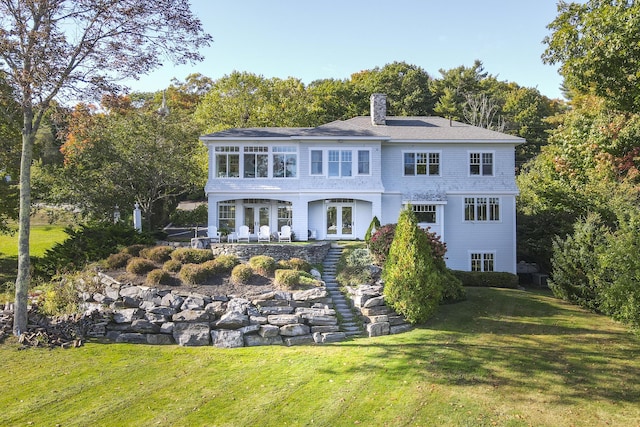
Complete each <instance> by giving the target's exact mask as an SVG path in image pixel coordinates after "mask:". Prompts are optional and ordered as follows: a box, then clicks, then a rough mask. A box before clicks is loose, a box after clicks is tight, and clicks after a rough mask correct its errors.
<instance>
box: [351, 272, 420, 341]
mask: <svg viewBox="0 0 640 427" xmlns="http://www.w3.org/2000/svg"><path fill="white" fill-rule="evenodd" d="M382 290H383V286H382V285H381V284H377V285H360V286H357V287H347V293H348V296H349V298H350V300H351V303H352V304H353V307H354V309H355V310H356V311H357V312H358V313H360V319H361V320H362V322H363V323H364V325H365V329H366V331H367V334H368V335H369V336H370V337H376V336H380V335H389V334H400V333H402V332H406V331H409V330H411V329H412V326H411V325H410V324H409V323H407V321H406V320H405V318H404V317H403V316H401V315H399V314H398V313H396V312H394V311H393V310H392V309H391V308H389V307H388V306H387V305H386V304H385V301H384V295H383V294H382Z"/></svg>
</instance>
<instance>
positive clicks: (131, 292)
mask: <svg viewBox="0 0 640 427" xmlns="http://www.w3.org/2000/svg"><path fill="white" fill-rule="evenodd" d="M139 294H140V288H139V287H138V286H135V285H133V286H123V287H121V288H120V297H122V298H124V297H129V298H138V295H139Z"/></svg>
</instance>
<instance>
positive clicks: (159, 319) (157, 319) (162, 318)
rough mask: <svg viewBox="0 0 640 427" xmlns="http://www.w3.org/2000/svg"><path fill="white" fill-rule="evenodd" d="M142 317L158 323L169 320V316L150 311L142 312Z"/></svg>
mask: <svg viewBox="0 0 640 427" xmlns="http://www.w3.org/2000/svg"><path fill="white" fill-rule="evenodd" d="M144 318H145V319H147V320H148V321H149V322H153V323H158V324H161V323H164V322H168V321H169V320H171V317H170V316H164V315H162V314H156V313H152V312H150V311H147V312H146V313H145V314H144Z"/></svg>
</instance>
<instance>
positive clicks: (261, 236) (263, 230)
mask: <svg viewBox="0 0 640 427" xmlns="http://www.w3.org/2000/svg"><path fill="white" fill-rule="evenodd" d="M270 241H271V230H269V226H268V225H263V226H261V227H260V230H259V231H258V242H270Z"/></svg>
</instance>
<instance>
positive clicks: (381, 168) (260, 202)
mask: <svg viewBox="0 0 640 427" xmlns="http://www.w3.org/2000/svg"><path fill="white" fill-rule="evenodd" d="M200 139H201V140H202V141H203V142H204V143H205V144H206V145H207V147H208V149H209V177H208V181H207V185H206V187H205V192H206V194H207V197H208V204H209V226H210V227H211V226H216V227H218V228H219V229H227V230H229V231H235V230H237V229H238V227H240V226H241V225H247V226H248V227H249V228H250V231H251V233H252V234H253V235H255V234H256V233H257V231H258V229H259V227H260V226H262V225H268V226H269V227H270V229H271V230H272V231H273V232H275V231H278V230H279V229H280V228H281V227H282V226H283V225H290V226H291V228H292V230H293V231H294V233H295V236H296V239H297V240H307V239H308V238H316V239H321V240H330V239H343V240H345V239H363V238H364V235H365V232H366V230H367V228H368V227H369V224H370V223H371V220H372V218H373V217H374V216H377V217H378V219H379V220H380V222H381V224H387V223H395V222H397V219H398V216H399V214H400V210H401V209H402V208H403V206H407V205H410V206H411V208H412V209H413V210H414V211H415V212H416V214H417V217H418V219H419V221H420V224H421V225H422V226H425V227H426V226H429V227H431V229H432V230H433V231H436V232H437V233H439V234H440V235H441V238H442V240H443V241H444V242H446V243H447V248H448V251H447V265H448V267H450V268H452V269H456V270H466V271H507V272H511V273H515V272H516V221H515V218H516V207H515V203H516V201H515V200H516V195H517V194H518V188H517V186H516V183H515V147H516V145H518V144H522V143H523V142H525V141H524V139H522V138H518V137H514V136H511V135H507V134H504V133H500V132H495V131H491V130H487V129H483V128H479V127H475V126H470V125H467V124H463V123H459V122H455V121H453V122H452V121H450V120H447V119H444V118H441V117H386V96H385V95H382V94H374V95H372V96H371V116H370V117H366V116H365V117H354V118H352V119H349V120H345V121H335V122H332V123H328V124H325V125H322V126H318V127H315V128H250V129H229V130H225V131H221V132H216V133H212V134H208V135H204V136H202V137H200Z"/></svg>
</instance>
